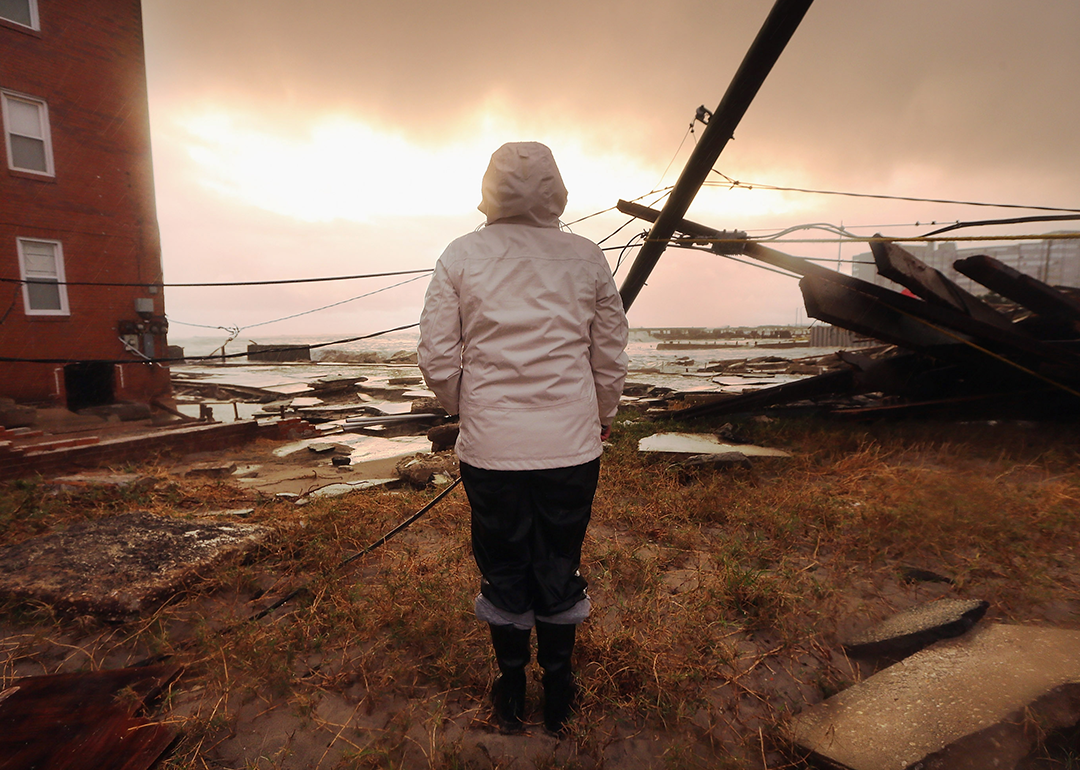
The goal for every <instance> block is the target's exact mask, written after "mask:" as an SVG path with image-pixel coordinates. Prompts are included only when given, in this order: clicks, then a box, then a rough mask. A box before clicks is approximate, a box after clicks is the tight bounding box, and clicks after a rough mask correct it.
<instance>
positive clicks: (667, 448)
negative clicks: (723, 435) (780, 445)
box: [638, 433, 791, 459]
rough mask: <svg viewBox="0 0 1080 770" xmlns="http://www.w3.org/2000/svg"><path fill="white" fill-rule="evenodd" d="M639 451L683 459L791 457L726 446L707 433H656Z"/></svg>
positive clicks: (751, 447)
mask: <svg viewBox="0 0 1080 770" xmlns="http://www.w3.org/2000/svg"><path fill="white" fill-rule="evenodd" d="M638 451H639V452H659V453H665V454H671V455H682V456H683V459H686V458H689V457H693V456H694V455H708V454H712V455H719V454H725V453H728V452H738V453H739V454H741V455H744V456H745V457H791V455H790V454H788V453H787V452H785V451H784V450H782V449H770V448H769V447H760V446H754V445H753V444H725V443H723V442H721V441H720V440H719V439H718V438H716V437H715V436H712V435H710V434H707V433H654V434H653V435H651V436H646V437H645V438H643V439H641V440H640V441H638Z"/></svg>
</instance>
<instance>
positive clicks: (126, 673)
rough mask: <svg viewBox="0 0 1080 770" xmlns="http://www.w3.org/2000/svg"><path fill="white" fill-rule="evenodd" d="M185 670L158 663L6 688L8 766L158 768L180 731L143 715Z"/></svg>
mask: <svg viewBox="0 0 1080 770" xmlns="http://www.w3.org/2000/svg"><path fill="white" fill-rule="evenodd" d="M181 670H182V669H181V668H180V666H175V665H170V666H166V665H157V666H144V667H136V668H125V669H119V670H112V671H86V672H80V673H74V674H54V675H50V676H35V677H26V678H23V679H16V680H14V681H13V682H12V683H11V685H10V686H9V687H8V688H7V689H5V690H4V691H3V692H0V766H2V767H4V768H5V770H7V769H9V768H10V770H17V769H21V768H27V770H29V768H38V769H39V770H50V769H51V768H55V769H57V770H59V768H64V769H65V770H92V769H93V770H97V768H102V767H112V768H123V770H146V769H147V768H150V767H152V766H153V765H154V764H155V763H156V762H157V761H158V760H159V759H160V758H161V755H162V754H163V753H164V752H165V750H166V749H167V748H168V747H169V745H170V744H171V743H172V741H173V739H174V737H175V735H176V733H175V731H174V730H173V728H172V727H171V726H170V725H168V724H166V723H163V722H151V721H150V720H149V719H147V718H145V717H142V716H138V715H137V714H138V713H139V712H141V711H143V710H144V709H145V708H146V707H147V705H148V703H149V702H150V701H152V700H155V699H156V698H157V697H158V696H159V694H160V693H161V692H162V691H163V690H164V688H165V687H166V686H168V684H169V683H170V682H171V681H172V680H174V679H175V678H176V677H177V676H179V675H180V672H181Z"/></svg>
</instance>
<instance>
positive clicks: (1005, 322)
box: [870, 233, 1012, 329]
mask: <svg viewBox="0 0 1080 770" xmlns="http://www.w3.org/2000/svg"><path fill="white" fill-rule="evenodd" d="M874 237H875V238H881V237H882V236H881V234H880V233H879V234H877V235H875V236H874ZM870 250H871V251H872V252H874V262H875V263H877V271H878V273H879V274H880V275H882V276H884V277H885V278H888V279H889V280H890V281H895V282H896V283H898V284H900V285H901V286H903V287H905V288H907V289H908V290H910V291H911V292H912V293H913V294H914V295H915V296H917V297H921V298H922V299H925V300H926V301H927V302H932V303H934V304H936V305H941V306H942V307H948V308H952V309H953V310H958V311H959V312H961V313H964V314H965V315H969V316H971V317H972V318H975V319H978V320H979V321H982V322H983V323H988V324H990V325H991V326H997V327H998V328H999V329H1005V328H1010V327H1011V326H1012V321H1010V320H1009V319H1008V318H1006V317H1005V316H1003V315H1002V314H1001V313H999V312H998V311H996V310H994V308H992V307H990V306H989V305H988V304H986V303H985V302H983V301H982V300H981V299H979V298H978V297H976V296H975V295H974V294H971V293H970V292H968V291H965V290H964V289H962V288H960V287H959V286H957V285H956V283H954V282H953V281H952V280H950V279H949V278H948V277H947V276H946V275H945V274H944V273H942V272H941V271H940V270H937V269H935V268H933V267H930V266H929V265H928V264H926V263H925V262H923V261H922V260H921V259H919V258H918V257H916V256H915V255H914V254H912V253H911V252H910V251H907V250H906V249H904V248H903V247H902V246H900V245H898V244H895V243H887V242H884V241H872V242H871V243H870Z"/></svg>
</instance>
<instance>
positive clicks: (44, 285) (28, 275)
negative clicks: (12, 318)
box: [15, 238, 70, 315]
mask: <svg viewBox="0 0 1080 770" xmlns="http://www.w3.org/2000/svg"><path fill="white" fill-rule="evenodd" d="M15 240H16V243H18V247H19V270H20V271H21V273H22V280H23V307H24V308H26V314H27V315H70V311H69V309H68V298H67V286H66V285H65V284H64V280H65V279H64V251H63V248H62V247H61V245H60V241H39V240H36V239H33V240H32V239H30V238H16V239H15Z"/></svg>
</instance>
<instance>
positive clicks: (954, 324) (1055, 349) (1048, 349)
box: [619, 201, 1080, 381]
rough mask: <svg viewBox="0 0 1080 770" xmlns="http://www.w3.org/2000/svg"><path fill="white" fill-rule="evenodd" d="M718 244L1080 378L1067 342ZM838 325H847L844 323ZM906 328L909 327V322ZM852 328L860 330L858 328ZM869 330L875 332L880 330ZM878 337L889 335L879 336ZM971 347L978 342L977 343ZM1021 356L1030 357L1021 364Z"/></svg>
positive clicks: (713, 233)
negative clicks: (1064, 344) (1059, 343)
mask: <svg viewBox="0 0 1080 770" xmlns="http://www.w3.org/2000/svg"><path fill="white" fill-rule="evenodd" d="M624 204H625V205H624ZM619 210H620V211H622V212H623V213H625V214H629V215H631V216H636V217H639V218H641V219H646V220H649V219H650V218H652V217H655V216H657V215H658V214H659V212H657V211H656V210H655V209H651V208H649V207H647V206H642V205H640V204H636V203H634V204H629V203H627V202H625V201H620V202H619ZM676 230H678V231H679V232H681V233H685V234H686V235H687V236H688V238H689V239H690V240H694V239H697V240H699V241H701V242H715V241H730V240H731V235H732V234H731V233H728V232H724V231H721V230H715V229H713V228H711V227H708V226H706V225H702V224H698V223H697V222H690V221H688V220H685V219H683V220H680V221H679V222H678V223H677V226H676ZM717 246H718V248H716V249H715V251H717V252H718V253H729V252H734V253H741V254H743V255H745V256H747V257H751V258H753V259H756V260H758V261H759V262H764V263H765V264H768V265H772V266H773V267H778V268H780V269H782V270H787V271H788V272H791V273H795V274H796V275H801V276H810V277H814V278H819V279H821V280H823V281H827V282H830V283H833V284H837V285H840V286H844V287H847V288H848V289H850V290H851V291H852V292H853V293H857V294H859V295H862V296H865V297H867V298H870V299H872V300H873V301H874V302H876V303H880V304H883V305H884V306H885V307H886V308H889V309H890V310H891V311H892V312H894V313H896V314H898V316H903V317H905V318H907V319H909V320H910V321H912V322H913V323H918V324H919V325H921V326H923V327H925V328H926V329H927V330H928V332H927V333H929V332H934V331H936V333H937V334H939V335H942V336H944V337H947V338H949V339H950V340H951V342H954V343H955V342H960V343H967V344H969V345H972V346H977V348H978V349H981V350H982V351H983V352H984V353H987V352H992V353H993V354H994V355H998V356H1002V357H1004V358H1006V359H1008V360H1011V361H1015V362H1016V363H1017V364H1020V365H1023V366H1026V367H1030V366H1040V365H1041V364H1044V363H1045V364H1050V365H1052V366H1053V367H1054V370H1055V373H1056V376H1060V377H1065V378H1066V379H1068V380H1070V381H1076V380H1078V379H1080V355H1077V354H1075V353H1073V352H1072V351H1070V350H1068V349H1066V348H1064V347H1061V346H1055V345H1053V344H1049V343H1046V342H1042V341H1041V340H1038V339H1036V338H1035V337H1032V336H1031V335H1029V334H1025V333H1024V332H1023V330H1021V329H1019V328H1017V327H1015V326H1013V325H1012V324H1010V325H1009V326H1008V327H1006V328H1002V327H999V326H996V325H994V324H989V323H986V322H984V321H981V320H978V319H976V318H972V317H971V316H969V315H967V314H966V313H961V312H960V311H958V310H955V309H953V308H950V307H944V306H940V305H932V304H930V303H929V302H926V301H924V300H921V299H917V298H915V297H908V296H905V295H903V294H900V293H899V292H896V291H893V290H892V289H886V288H885V287H883V286H878V285H877V284H873V283H870V282H869V281H863V280H861V279H859V278H855V277H853V276H850V275H845V274H843V273H838V272H836V271H835V270H829V269H828V268H826V267H822V266H821V265H818V264H816V263H814V262H811V261H809V260H807V259H802V258H801V257H793V256H791V255H790V254H784V253H783V252H781V251H777V250H776V249H772V248H769V247H768V246H763V245H761V244H760V243H758V242H756V241H750V240H746V241H739V242H738V243H736V244H731V243H719V244H717ZM738 246H741V250H740V249H737V248H735V247H738ZM852 301H855V300H852ZM815 317H816V316H815ZM837 325H839V326H844V324H837ZM844 328H849V329H850V328H851V327H848V326H844ZM904 328H905V329H906V328H909V327H908V326H906V325H905V327H904ZM851 330H852V331H856V332H858V331H860V330H859V329H857V328H855V329H851ZM894 334H896V332H894ZM870 336H874V337H877V335H876V334H871V335H870ZM878 339H886V338H882V337H878ZM924 340H925V336H916V337H914V338H913V339H912V340H911V341H910V344H908V343H905V342H899V341H898V342H895V343H894V344H897V345H901V346H902V347H913V346H914V347H915V348H917V349H924ZM972 349H976V348H975V347H973V348H972ZM1020 362H1026V363H1024V364H1021V363H1020Z"/></svg>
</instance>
